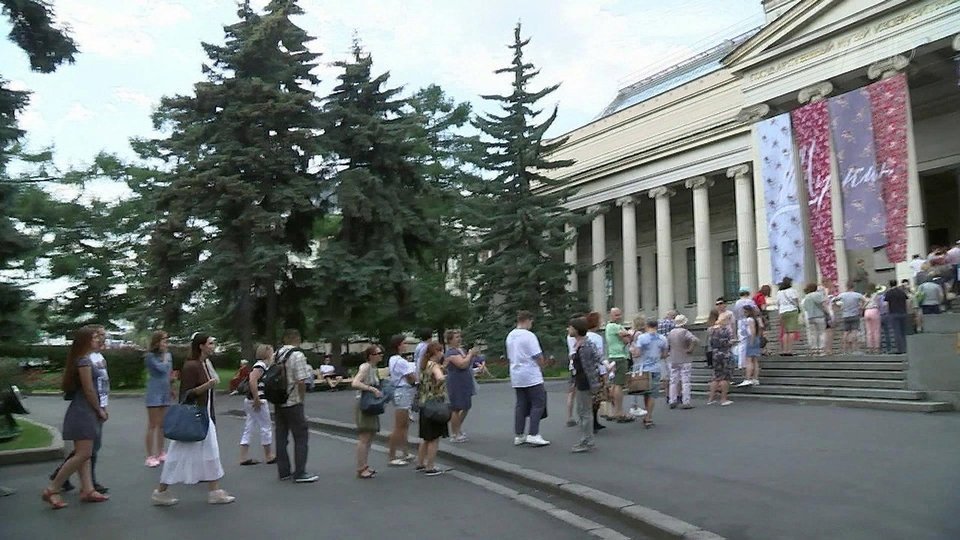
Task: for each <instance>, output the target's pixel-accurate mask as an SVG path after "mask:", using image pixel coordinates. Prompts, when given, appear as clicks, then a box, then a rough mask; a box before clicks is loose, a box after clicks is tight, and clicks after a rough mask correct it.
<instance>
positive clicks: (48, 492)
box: [42, 326, 110, 510]
mask: <svg viewBox="0 0 960 540" xmlns="http://www.w3.org/2000/svg"><path fill="white" fill-rule="evenodd" d="M98 331H99V330H98V328H97V327H95V326H84V327H83V328H80V329H79V330H77V331H76V333H75V334H74V336H73V343H72V344H71V345H70V353H69V354H68V355H67V362H66V365H65V367H64V371H63V382H62V384H61V388H62V389H63V392H64V394H65V395H66V396H68V397H71V399H70V406H69V407H67V412H66V414H65V415H64V417H63V439H64V440H66V441H73V448H74V450H73V455H72V456H71V457H70V458H68V459H67V461H66V462H64V463H63V465H62V466H61V467H60V470H59V471H57V473H56V474H55V475H54V477H53V478H51V481H50V485H48V486H47V488H46V489H44V490H43V494H42V498H43V500H44V501H45V502H46V503H48V504H49V505H50V507H51V508H53V509H54V510H59V509H61V508H64V507H66V506H67V503H65V502H63V499H62V498H61V497H60V491H61V489H62V486H63V483H64V481H66V480H67V479H68V478H70V475H71V474H73V473H75V472H77V471H79V472H80V500H81V501H84V502H104V501H106V500H108V499H109V498H110V497H108V496H106V495H104V494H102V493H99V492H98V491H96V490H95V489H94V487H93V477H92V473H91V470H90V457H91V456H92V455H93V442H94V439H96V438H97V433H98V431H99V429H100V424H101V423H102V422H106V421H107V411H106V410H104V408H103V407H101V406H100V396H99V395H98V394H97V377H98V376H99V374H98V372H97V370H95V369H93V363H92V362H91V360H90V353H92V352H93V351H94V350H95V348H96V345H95V343H94V340H95V339H96V338H97V333H98Z"/></svg>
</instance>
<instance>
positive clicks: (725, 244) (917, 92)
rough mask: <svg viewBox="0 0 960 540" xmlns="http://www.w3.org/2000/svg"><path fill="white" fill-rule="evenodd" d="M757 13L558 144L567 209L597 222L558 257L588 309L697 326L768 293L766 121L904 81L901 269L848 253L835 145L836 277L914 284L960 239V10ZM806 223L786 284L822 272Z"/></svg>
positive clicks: (855, 3) (853, 7)
mask: <svg viewBox="0 0 960 540" xmlns="http://www.w3.org/2000/svg"><path fill="white" fill-rule="evenodd" d="M763 5H764V10H765V11H766V13H767V22H766V23H765V24H764V26H762V27H761V28H758V29H756V30H754V31H751V32H748V33H747V34H744V35H741V36H734V37H732V38H731V39H729V40H727V41H725V42H723V43H721V44H719V45H718V46H716V47H714V48H713V49H710V50H708V51H705V52H704V53H702V54H700V55H698V56H696V57H694V58H691V59H690V60H688V61H686V62H684V63H681V64H679V65H677V66H674V67H672V68H670V69H668V70H665V71H664V72H663V73H660V74H657V75H654V76H652V77H649V78H648V79H645V80H643V81H640V82H639V83H636V84H634V85H631V86H630V87H627V88H625V89H623V90H621V92H620V93H619V95H618V96H617V98H616V100H614V102H613V103H611V104H610V106H609V107H607V109H606V110H605V111H604V113H603V114H602V115H601V117H600V118H599V119H597V120H595V121H593V122H591V123H590V124H588V125H586V126H583V127H581V128H578V129H576V130H574V131H572V132H570V133H569V134H567V136H568V137H569V139H568V141H567V142H566V144H565V145H564V146H563V148H562V149H561V150H560V151H559V152H558V155H556V156H555V157H556V158H558V159H573V160H575V161H576V164H575V165H573V166H572V167H570V168H568V169H565V170H563V171H561V172H560V173H558V174H561V175H562V176H563V177H564V178H565V179H566V180H567V182H568V184H569V185H573V186H576V187H577V189H578V191H577V193H576V195H575V196H573V197H572V198H571V199H570V200H569V201H568V206H569V208H571V209H573V210H578V211H585V212H590V213H591V215H593V216H595V217H594V218H593V220H592V223H590V224H589V225H587V226H584V227H581V228H580V229H579V230H577V231H576V235H577V242H576V245H575V247H573V248H571V249H570V250H568V252H567V254H566V259H567V261H568V262H571V263H575V264H576V265H577V268H578V272H576V273H575V274H573V275H571V278H570V287H571V288H574V289H577V290H580V291H583V292H585V293H586V294H587V296H589V299H590V305H591V307H592V309H594V310H597V311H600V312H603V311H605V310H606V309H607V308H609V307H610V306H612V305H617V306H621V307H622V308H623V309H624V312H625V314H626V315H627V316H628V317H630V316H632V315H634V314H639V313H643V314H645V315H647V316H653V315H654V314H658V315H662V314H663V313H664V312H665V311H667V310H669V309H674V308H675V309H677V310H678V311H680V312H683V313H685V314H687V315H688V316H690V317H692V318H694V319H696V320H704V319H706V317H707V315H708V314H709V311H710V309H711V308H712V306H713V304H714V300H715V299H716V298H718V297H725V298H733V297H735V296H736V294H737V291H738V289H739V288H740V287H748V288H749V289H750V290H751V291H756V290H757V288H758V287H759V286H761V285H764V284H769V285H772V286H774V290H776V288H775V283H774V269H773V268H771V243H772V242H771V240H770V238H769V234H768V232H769V231H768V215H767V206H768V205H765V204H764V179H763V175H762V174H761V172H762V169H763V165H764V162H763V160H764V159H765V158H764V157H763V156H762V152H761V145H760V140H761V138H762V137H763V135H762V133H760V127H761V125H762V122H763V121H764V120H765V119H770V118H772V117H775V116H777V115H782V114H784V113H790V112H791V111H795V110H797V109H800V108H801V107H803V106H804V105H806V104H810V103H816V102H818V101H821V100H829V99H830V98H831V97H833V96H839V95H841V94H845V93H847V92H851V91H853V90H857V89H866V87H868V86H869V85H871V84H873V83H875V82H877V81H883V80H886V79H888V78H892V77H902V76H905V80H906V81H907V89H906V92H907V98H906V104H907V107H906V109H907V112H906V120H905V122H906V124H905V128H906V129H905V131H906V137H905V142H906V146H907V151H906V153H904V157H905V169H904V175H905V179H904V180H905V181H904V182H903V186H904V187H903V190H904V193H905V196H906V203H905V205H906V219H905V226H904V227H905V239H906V253H907V254H908V255H907V260H899V261H896V262H891V261H890V258H894V259H896V258H897V257H889V256H888V253H887V249H886V248H885V247H883V246H876V245H873V246H867V247H866V248H853V249H851V243H850V242H849V241H848V239H847V238H845V237H844V230H846V229H847V228H849V227H850V223H849V222H850V220H852V219H853V218H851V217H850V216H848V219H847V222H845V221H844V208H843V204H842V203H841V201H842V200H843V197H842V194H841V191H842V188H841V178H840V177H841V174H840V171H839V170H838V169H837V167H838V165H837V159H836V158H837V154H838V153H841V152H840V150H838V147H837V144H836V142H834V143H831V144H830V148H829V151H830V163H831V165H830V167H831V171H830V175H829V176H830V178H829V186H830V193H831V194H832V203H831V205H830V209H829V212H828V214H827V215H829V217H828V218H827V220H828V221H832V226H833V227H832V229H833V233H832V234H833V244H834V246H833V247H834V250H833V251H834V252H835V254H836V270H835V272H834V271H833V270H832V268H831V270H830V272H831V273H832V274H833V275H835V276H836V280H837V281H838V282H839V283H844V282H846V281H847V280H848V279H849V278H850V277H851V275H852V273H853V270H852V268H853V266H854V265H855V264H856V262H857V261H859V260H861V259H862V260H864V261H865V264H864V266H865V267H866V268H867V271H868V273H869V277H870V279H871V280H872V281H874V282H877V283H879V282H883V281H885V280H886V279H890V278H893V277H898V278H901V277H909V275H910V270H909V265H908V261H909V257H910V256H911V255H913V254H921V255H923V256H925V255H926V254H927V249H928V246H930V245H947V244H948V243H949V244H952V243H953V242H954V241H956V240H958V239H960V137H958V136H957V126H960V88H958V73H960V72H958V63H957V62H958V55H960V52H958V51H960V34H958V31H960V0H766V1H764V2H763ZM841 157H842V156H841ZM796 167H797V168H798V169H799V167H800V163H799V160H798V162H797V163H796ZM799 174H800V173H798V175H799ZM801 183H802V179H801ZM845 187H846V184H845V185H844V188H845ZM801 204H802V205H803V206H806V205H808V204H810V202H809V201H806V200H805V201H803V202H802V203H801ZM803 215H804V216H805V217H804V219H803V220H802V221H801V222H799V223H797V227H799V230H802V231H804V234H803V241H802V245H798V247H797V253H796V254H795V257H796V258H797V259H801V260H802V261H804V262H805V264H803V265H802V268H803V270H802V272H801V275H793V276H791V277H793V279H794V281H795V282H796V283H797V284H799V285H801V286H802V284H803V283H805V282H812V281H815V280H820V279H821V278H822V277H823V271H824V268H823V267H822V265H821V264H820V263H821V261H820V259H819V258H818V257H817V256H816V255H815V254H814V251H815V250H814V245H813V240H812V239H811V237H812V235H811V234H809V232H810V227H811V225H810V223H809V222H808V219H809V218H808V217H806V216H807V213H806V212H804V213H803ZM822 243H823V240H822V238H821V240H820V245H821V246H822ZM828 243H829V240H828ZM773 249H777V247H776V246H774V248H773ZM900 251H903V250H902V249H901V250H900ZM801 252H802V253H801ZM779 277H782V276H777V278H778V279H779Z"/></svg>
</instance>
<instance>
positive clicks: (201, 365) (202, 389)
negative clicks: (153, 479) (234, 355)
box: [151, 333, 235, 506]
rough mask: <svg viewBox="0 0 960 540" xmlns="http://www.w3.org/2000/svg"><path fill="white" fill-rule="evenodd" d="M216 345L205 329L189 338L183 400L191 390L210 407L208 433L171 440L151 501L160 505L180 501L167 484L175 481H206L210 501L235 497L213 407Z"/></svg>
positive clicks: (222, 501) (201, 403) (200, 402)
mask: <svg viewBox="0 0 960 540" xmlns="http://www.w3.org/2000/svg"><path fill="white" fill-rule="evenodd" d="M215 348H216V340H215V339H214V338H213V337H212V336H210V335H208V334H204V333H196V334H194V335H193V339H192V340H191V341H190V355H189V356H188V357H187V360H186V362H184V363H183V369H182V370H180V401H183V400H184V398H186V397H187V395H188V394H192V395H193V397H194V398H196V402H197V405H199V406H200V407H204V408H206V409H207V415H208V417H209V420H208V423H207V437H206V438H205V439H204V440H202V441H199V442H182V441H171V442H170V448H169V451H168V452H167V460H166V461H165V462H164V464H163V470H162V471H161V473H160V485H158V486H157V488H156V489H154V490H153V495H152V496H151V501H152V502H153V504H155V505H157V506H172V505H174V504H177V503H178V502H179V500H178V499H176V498H174V497H173V496H171V495H170V493H169V491H168V490H167V488H168V487H169V486H170V485H172V484H196V483H198V482H206V484H207V489H208V490H209V491H208V493H207V502H208V503H210V504H227V503H232V502H233V501H234V500H235V497H234V496H233V495H230V494H229V493H227V492H226V491H224V490H223V489H220V479H221V478H223V466H222V465H221V464H220V445H219V443H218V442H217V424H216V418H215V417H214V409H213V394H214V392H213V390H214V388H216V386H217V379H215V378H214V377H213V376H212V375H211V374H210V368H209V367H208V366H209V362H208V360H209V359H210V356H212V355H213V351H214V349H215Z"/></svg>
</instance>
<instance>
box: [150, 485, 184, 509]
mask: <svg viewBox="0 0 960 540" xmlns="http://www.w3.org/2000/svg"><path fill="white" fill-rule="evenodd" d="M150 502H151V503H153V505H154V506H173V505H175V504H177V503H178V502H180V499H177V498H176V497H174V496H173V495H171V494H170V492H169V491H159V490H156V489H155V490H153V495H150Z"/></svg>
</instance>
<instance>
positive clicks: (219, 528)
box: [0, 397, 587, 540]
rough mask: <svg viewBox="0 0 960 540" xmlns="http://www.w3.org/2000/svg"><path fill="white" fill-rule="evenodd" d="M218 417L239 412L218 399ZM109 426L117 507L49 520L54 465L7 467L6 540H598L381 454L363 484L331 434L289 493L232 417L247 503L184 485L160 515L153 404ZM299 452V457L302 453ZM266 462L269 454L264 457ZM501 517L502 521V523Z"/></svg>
mask: <svg viewBox="0 0 960 540" xmlns="http://www.w3.org/2000/svg"><path fill="white" fill-rule="evenodd" d="M26 406H27V408H28V409H30V411H31V413H32V414H31V417H34V418H36V419H37V420H38V421H42V422H46V423H48V424H51V425H54V426H58V425H59V424H60V423H61V422H62V418H63V412H64V410H65V408H66V402H64V401H63V400H62V399H59V398H39V397H37V398H30V399H28V400H27V402H26ZM217 406H218V409H220V410H221V411H224V412H225V410H226V409H227V408H228V407H229V404H228V403H227V400H226V399H218V403H217ZM110 408H111V415H110V421H109V422H108V423H107V425H106V428H105V434H104V446H103V450H102V453H101V456H100V461H99V464H98V465H99V473H98V475H99V477H100V481H101V482H103V483H104V484H106V485H108V486H109V487H110V488H111V490H110V495H111V499H110V501H108V502H106V503H102V504H83V503H80V502H79V501H78V500H77V495H76V491H73V492H72V493H68V494H66V495H65V500H66V501H67V502H68V503H69V504H70V506H69V507H68V508H65V509H63V510H58V511H53V510H50V509H49V508H48V507H47V506H46V505H45V504H44V503H43V502H42V501H41V500H40V491H41V490H42V489H43V487H44V486H45V485H46V475H47V474H49V473H50V471H51V470H52V469H53V468H54V466H55V463H53V462H49V463H37V464H29V465H14V466H8V467H0V485H5V486H8V487H12V488H14V489H16V490H17V493H16V494H14V495H12V496H9V497H2V498H0V538H4V539H6V538H9V539H15V538H17V539H19V538H23V539H26V538H40V539H46V538H68V537H69V538H100V539H126V538H138V539H141V540H153V539H156V540H161V539H171V538H202V537H207V538H212V537H216V538H251V539H256V538H267V539H280V538H289V539H297V538H312V537H318V538H385V539H390V540H406V539H410V540H423V539H427V538H464V539H486V538H525V537H528V536H530V535H531V533H534V534H536V535H537V536H543V537H545V538H557V539H564V540H566V539H570V540H573V539H579V538H584V537H587V534H586V533H585V532H584V531H582V530H579V529H576V528H574V527H572V526H571V525H568V524H567V523H565V522H563V521H561V520H560V519H556V518H554V517H551V516H550V515H549V514H547V513H545V512H542V511H537V510H533V509H531V508H529V507H527V506H523V505H522V504H519V503H518V502H516V501H514V500H511V499H509V498H506V497H503V496H500V495H497V494H495V493H492V492H490V491H487V490H485V489H483V488H480V487H478V486H476V485H474V484H472V483H468V482H466V481H464V480H461V479H460V478H457V477H456V476H455V475H453V474H449V475H444V476H440V477H436V478H428V477H425V476H423V475H419V474H415V473H414V472H413V470H412V468H410V467H408V468H402V469H394V468H387V467H386V466H385V465H386V463H385V460H386V458H385V457H384V455H383V454H382V453H379V452H372V453H371V464H372V465H374V466H375V467H376V468H377V469H378V470H379V474H378V476H377V479H376V480H373V481H365V480H358V479H356V478H355V477H354V474H353V470H354V465H353V459H354V449H355V447H356V445H355V444H352V443H349V442H341V441H338V440H332V439H330V438H328V437H324V436H320V435H311V437H310V459H309V464H308V467H309V470H310V471H311V472H315V473H318V474H320V476H321V478H320V481H319V482H317V483H314V484H293V483H291V482H280V481H279V480H277V477H276V467H275V466H267V465H257V466H253V467H241V466H239V465H237V456H238V451H239V448H238V446H237V441H239V438H240V433H241V431H242V427H243V422H242V421H241V420H238V419H235V418H230V417H229V416H227V415H226V414H224V412H221V414H220V415H219V416H218V435H219V442H220V452H221V457H222V460H223V465H224V469H225V473H226V476H225V477H224V479H223V481H222V485H223V487H224V488H225V489H227V490H228V491H229V492H230V493H232V494H234V495H236V496H237V500H236V502H235V503H233V504H229V505H224V506H216V507H212V506H210V505H208V504H207V503H206V487H205V486H202V485H198V486H179V485H178V486H173V487H171V490H173V493H174V495H175V496H177V497H179V498H180V504H178V505H177V506H174V507H171V508H160V507H154V506H151V505H150V492H151V490H152V489H153V488H154V487H155V485H156V482H157V481H158V479H159V476H160V469H159V468H158V469H148V468H146V467H144V466H143V455H142V454H143V449H142V446H143V430H144V427H145V421H146V413H145V411H144V409H143V406H142V402H140V401H135V400H117V401H116V402H111V407H110ZM291 450H292V447H291ZM253 456H254V457H255V458H258V459H262V449H259V448H255V449H253ZM491 518H493V519H491Z"/></svg>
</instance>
